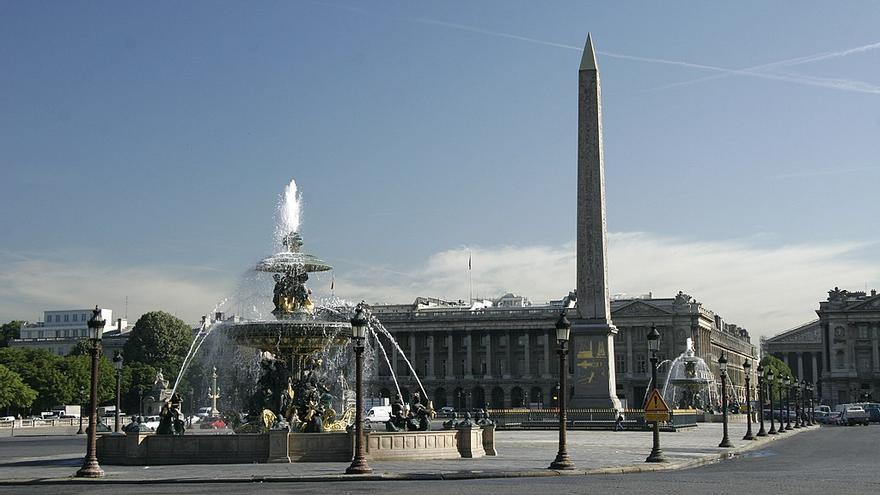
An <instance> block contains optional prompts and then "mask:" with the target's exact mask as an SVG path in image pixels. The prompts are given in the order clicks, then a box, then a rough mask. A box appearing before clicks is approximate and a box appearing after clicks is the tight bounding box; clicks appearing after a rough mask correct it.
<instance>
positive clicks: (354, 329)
mask: <svg viewBox="0 0 880 495" xmlns="http://www.w3.org/2000/svg"><path fill="white" fill-rule="evenodd" d="M364 306H365V304H364V303H363V302H361V303H360V304H358V305H357V309H356V310H355V312H354V316H353V317H352V319H351V340H352V341H353V342H354V354H355V407H356V409H355V417H354V424H355V428H354V431H355V433H354V434H355V438H354V459H352V461H351V466H348V469H346V470H345V474H369V473H372V472H373V470H372V468H370V466H369V465H368V464H367V459H366V455H365V453H364V392H363V391H364V342H365V340H366V338H367V325H368V323H369V321H368V320H367V315H366V311H365V309H364Z"/></svg>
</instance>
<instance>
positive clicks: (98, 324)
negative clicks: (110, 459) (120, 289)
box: [76, 306, 106, 478]
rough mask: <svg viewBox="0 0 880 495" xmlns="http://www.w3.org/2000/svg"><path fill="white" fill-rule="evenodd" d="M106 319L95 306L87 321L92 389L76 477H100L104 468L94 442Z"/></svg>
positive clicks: (96, 436) (96, 434)
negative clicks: (99, 365) (84, 448)
mask: <svg viewBox="0 0 880 495" xmlns="http://www.w3.org/2000/svg"><path fill="white" fill-rule="evenodd" d="M105 323H106V320H102V319H101V310H100V309H98V307H97V306H95V310H94V311H93V312H92V318H91V319H90V320H89V321H88V326H89V340H91V343H92V346H91V348H89V353H90V354H91V355H92V391H91V400H90V401H89V402H90V407H89V429H88V441H87V442H86V457H85V459H83V465H82V467H81V468H79V470H78V471H77V472H76V477H77V478H101V477H103V476H104V470H103V469H101V466H100V465H98V455H97V448H96V443H97V441H98V428H97V423H98V356H99V355H100V353H101V337H102V336H103V334H104V324H105Z"/></svg>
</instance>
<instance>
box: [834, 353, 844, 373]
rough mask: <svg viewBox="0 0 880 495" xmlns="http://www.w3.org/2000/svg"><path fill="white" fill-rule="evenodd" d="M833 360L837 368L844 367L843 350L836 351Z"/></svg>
mask: <svg viewBox="0 0 880 495" xmlns="http://www.w3.org/2000/svg"><path fill="white" fill-rule="evenodd" d="M835 361H836V363H835V364H836V365H837V368H838V369H843V368H845V367H846V356H845V355H844V353H843V351H837V359H836V360H835Z"/></svg>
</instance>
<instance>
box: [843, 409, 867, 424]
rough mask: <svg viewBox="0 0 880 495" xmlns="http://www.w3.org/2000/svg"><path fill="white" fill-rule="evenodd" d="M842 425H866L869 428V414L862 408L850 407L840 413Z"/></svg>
mask: <svg viewBox="0 0 880 495" xmlns="http://www.w3.org/2000/svg"><path fill="white" fill-rule="evenodd" d="M838 421H839V422H840V424H842V425H845V426H853V425H865V426H868V423H869V420H868V413H866V412H865V410H864V409H863V408H862V406H849V407H847V408H846V409H844V410H843V411H842V412H841V413H840V419H839V420H838Z"/></svg>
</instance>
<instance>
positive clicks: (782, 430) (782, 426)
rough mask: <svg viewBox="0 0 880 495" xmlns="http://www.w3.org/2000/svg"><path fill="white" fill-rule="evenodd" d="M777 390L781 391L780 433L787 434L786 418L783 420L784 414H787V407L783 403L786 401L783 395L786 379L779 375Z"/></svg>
mask: <svg viewBox="0 0 880 495" xmlns="http://www.w3.org/2000/svg"><path fill="white" fill-rule="evenodd" d="M776 388H777V389H779V430H777V431H779V433H785V432H786V431H787V430H786V429H785V418H783V417H782V416H783V414H785V406H784V404H783V401H784V400H785V394H783V391H784V390H783V389H784V388H785V377H784V376H782V375H779V376H777V377H776Z"/></svg>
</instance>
